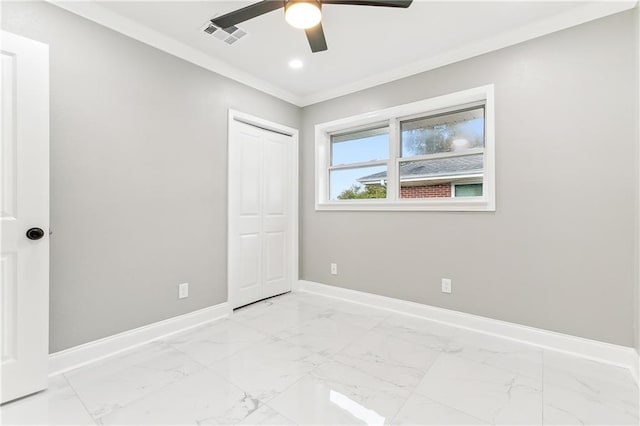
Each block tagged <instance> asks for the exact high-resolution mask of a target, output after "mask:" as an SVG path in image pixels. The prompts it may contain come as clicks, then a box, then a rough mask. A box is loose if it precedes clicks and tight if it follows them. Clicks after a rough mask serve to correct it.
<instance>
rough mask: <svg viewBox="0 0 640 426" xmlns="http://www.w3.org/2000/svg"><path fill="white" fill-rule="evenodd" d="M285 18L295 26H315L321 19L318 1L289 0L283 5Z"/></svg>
mask: <svg viewBox="0 0 640 426" xmlns="http://www.w3.org/2000/svg"><path fill="white" fill-rule="evenodd" d="M284 18H285V20H286V21H287V22H288V23H289V25H291V26H292V27H295V28H300V29H303V30H306V29H307V28H311V27H315V26H316V25H318V24H319V23H320V19H322V12H321V11H320V3H319V2H318V1H316V0H311V1H308V0H307V1H305V0H289V1H288V2H287V3H286V5H285V7H284Z"/></svg>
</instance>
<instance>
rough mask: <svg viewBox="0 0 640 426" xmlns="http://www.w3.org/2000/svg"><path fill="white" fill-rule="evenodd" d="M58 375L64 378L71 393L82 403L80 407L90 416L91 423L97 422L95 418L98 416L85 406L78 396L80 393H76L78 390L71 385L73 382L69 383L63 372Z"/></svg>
mask: <svg viewBox="0 0 640 426" xmlns="http://www.w3.org/2000/svg"><path fill="white" fill-rule="evenodd" d="M60 375H61V376H62V377H63V378H64V381H65V382H66V383H67V385H68V386H69V387H70V388H71V390H72V391H73V394H74V395H75V396H76V398H78V401H80V404H81V405H82V408H84V410H85V411H86V412H87V414H88V415H89V417H91V419H92V420H93V423H94V424H95V425H97V424H98V422H97V420H98V418H97V417H95V416H94V415H93V414H92V413H91V411H89V408H87V405H86V404H85V402H84V401H83V399H82V398H81V397H80V394H79V393H78V391H77V390H76V388H75V387H74V386H73V384H72V383H71V381H70V380H69V379H68V378H67V376H66V375H65V373H60Z"/></svg>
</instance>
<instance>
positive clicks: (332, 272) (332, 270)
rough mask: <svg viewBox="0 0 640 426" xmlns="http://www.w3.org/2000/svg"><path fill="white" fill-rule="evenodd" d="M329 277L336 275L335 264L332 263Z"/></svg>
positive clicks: (336, 267)
mask: <svg viewBox="0 0 640 426" xmlns="http://www.w3.org/2000/svg"><path fill="white" fill-rule="evenodd" d="M331 275H338V264H337V263H332V264H331Z"/></svg>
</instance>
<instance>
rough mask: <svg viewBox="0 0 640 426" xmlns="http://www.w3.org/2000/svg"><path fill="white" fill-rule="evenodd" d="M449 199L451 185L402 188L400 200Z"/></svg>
mask: <svg viewBox="0 0 640 426" xmlns="http://www.w3.org/2000/svg"><path fill="white" fill-rule="evenodd" d="M449 197H451V184H450V183H443V184H439V185H426V186H402V187H400V198H449Z"/></svg>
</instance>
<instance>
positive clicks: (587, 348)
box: [298, 280, 638, 383]
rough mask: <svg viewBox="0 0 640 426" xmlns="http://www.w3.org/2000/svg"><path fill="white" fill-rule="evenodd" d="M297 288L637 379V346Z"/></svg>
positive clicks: (326, 289)
mask: <svg viewBox="0 0 640 426" xmlns="http://www.w3.org/2000/svg"><path fill="white" fill-rule="evenodd" d="M298 291H302V292H307V293H314V294H319V295H322V296H328V297H333V298H336V299H341V300H346V301H349V302H353V303H359V304H361V305H368V306H372V307H375V308H379V309H384V310H387V311H392V312H396V313H400V314H405V315H412V316H416V317H420V318H425V319H428V320H431V321H436V322H440V323H444V324H448V325H453V326H456V327H461V328H466V329H469V330H474V331H477V332H480V333H485V334H490V335H494V336H498V337H502V338H506V339H510V340H515V341H518V342H522V343H527V344H530V345H534V346H538V347H541V348H544V349H549V350H553V351H558V352H565V353H568V354H572V355H577V356H580V357H583V358H588V359H591V360H594V361H598V362H602V363H606V364H611V365H615V366H619V367H624V368H628V369H629V370H631V373H632V375H634V376H635V379H636V383H638V353H637V352H636V350H635V349H633V348H630V347H626V346H619V345H614V344H611V343H605V342H599V341H596V340H589V339H585V338H582V337H576V336H570V335H568V334H562V333H556V332H554V331H548V330H542V329H539V328H534V327H528V326H525V325H520V324H515V323H510V322H506V321H500V320H496V319H491V318H486V317H481V316H478V315H472V314H467V313H464V312H458V311H452V310H450V309H444V308H438V307H435V306H429V305H423V304H421V303H415V302H409V301H406V300H400V299H394V298H391V297H386V296H380V295H377V294H371V293H364V292H361V291H356V290H349V289H346V288H341V287H335V286H330V285H326V284H320V283H316V282H312V281H304V280H300V281H299V283H298Z"/></svg>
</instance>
